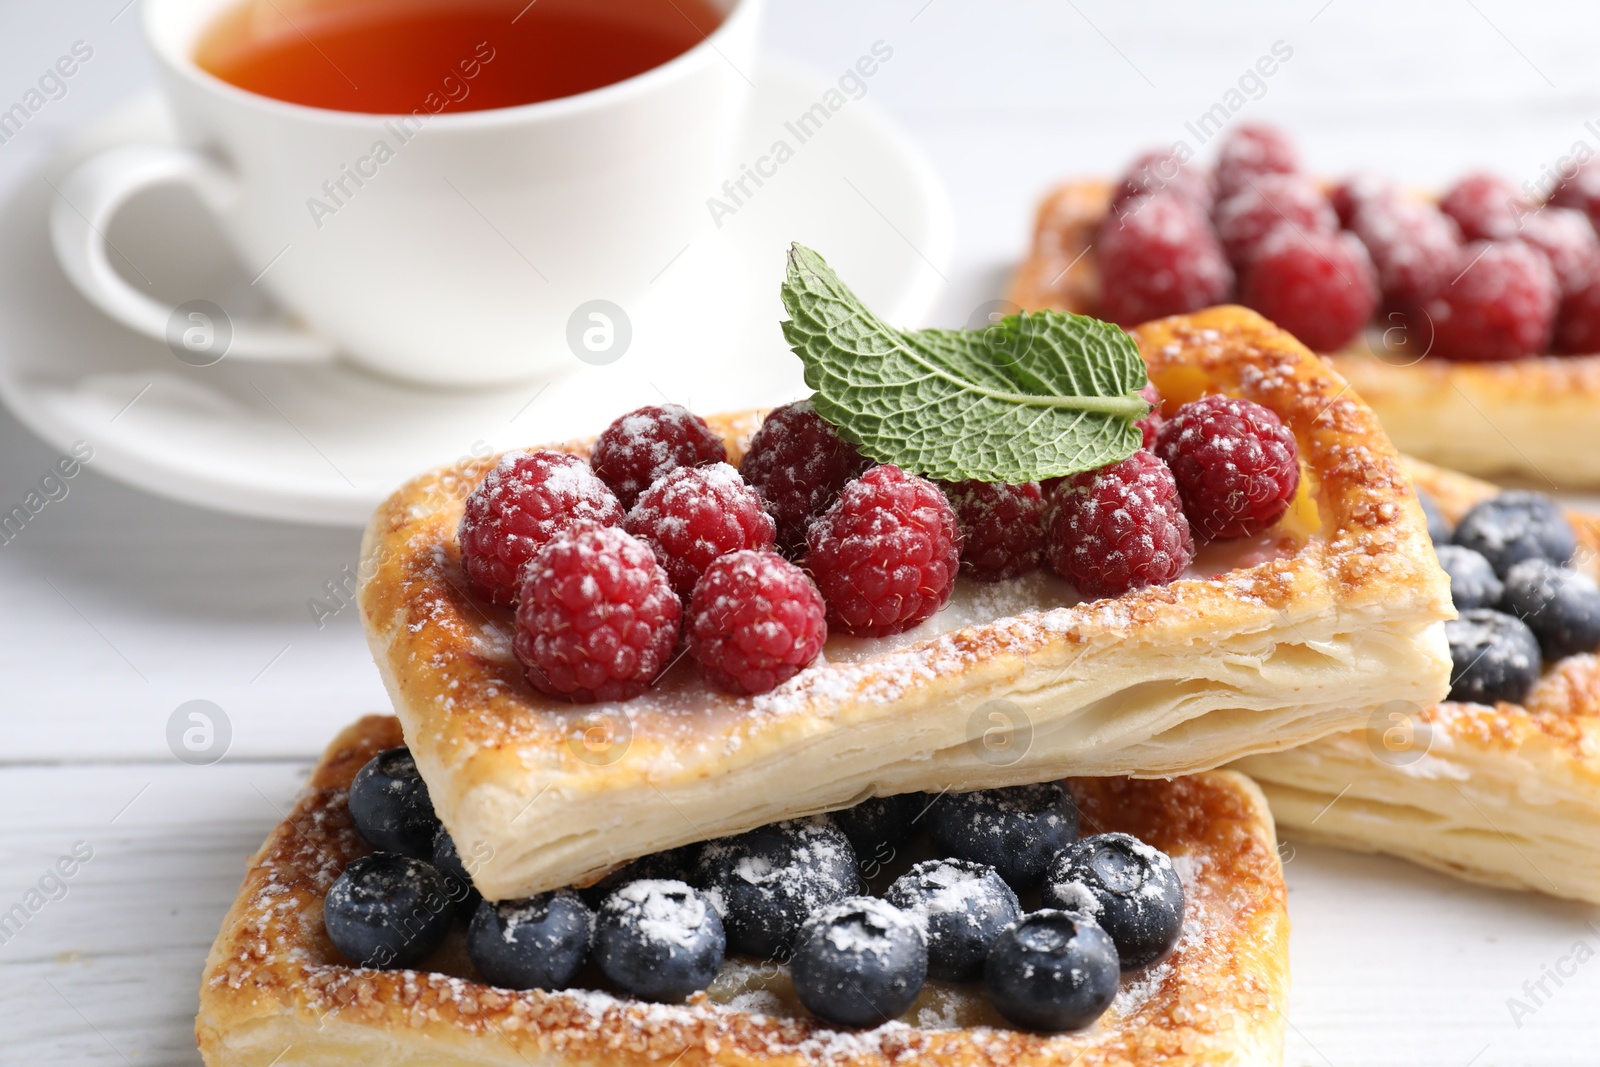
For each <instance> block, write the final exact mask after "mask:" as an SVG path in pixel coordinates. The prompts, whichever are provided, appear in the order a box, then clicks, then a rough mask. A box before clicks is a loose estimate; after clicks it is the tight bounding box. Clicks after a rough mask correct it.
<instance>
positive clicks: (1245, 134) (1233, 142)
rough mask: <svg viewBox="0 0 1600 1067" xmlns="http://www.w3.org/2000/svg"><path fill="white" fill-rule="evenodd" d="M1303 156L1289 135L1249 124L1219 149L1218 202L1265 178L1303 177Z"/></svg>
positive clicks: (1236, 127) (1235, 131)
mask: <svg viewBox="0 0 1600 1067" xmlns="http://www.w3.org/2000/svg"><path fill="white" fill-rule="evenodd" d="M1300 170H1301V167H1300V152H1299V150H1298V149H1296V148H1295V146H1294V142H1293V141H1291V140H1289V135H1288V134H1287V133H1284V132H1283V131H1282V130H1280V129H1278V128H1277V127H1275V126H1267V125H1264V124H1262V123H1256V122H1246V123H1244V124H1242V125H1239V126H1235V127H1234V128H1233V132H1232V133H1230V134H1228V136H1227V137H1226V138H1225V139H1224V140H1223V142H1222V147H1220V148H1219V149H1217V167H1216V174H1217V182H1216V184H1217V199H1218V200H1226V199H1227V198H1228V197H1230V196H1232V195H1233V194H1234V193H1237V192H1238V191H1239V190H1240V189H1244V188H1247V187H1248V186H1249V184H1250V182H1249V180H1248V179H1250V178H1260V177H1261V176H1262V175H1263V174H1298V173H1300Z"/></svg>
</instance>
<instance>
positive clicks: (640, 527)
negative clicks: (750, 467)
mask: <svg viewBox="0 0 1600 1067" xmlns="http://www.w3.org/2000/svg"><path fill="white" fill-rule="evenodd" d="M623 529H625V530H627V531H628V532H629V533H631V534H632V535H633V536H635V537H637V538H638V539H639V540H641V541H643V542H644V543H645V544H647V545H649V546H650V547H651V549H653V550H654V551H655V554H656V560H657V561H658V562H659V563H660V564H661V566H662V567H663V568H664V569H665V570H666V572H667V578H668V579H669V580H670V581H671V582H672V588H673V591H674V592H676V593H677V594H678V595H679V596H681V597H685V598H686V597H688V595H689V594H690V593H692V592H693V591H694V583H695V582H697V581H699V579H700V575H701V574H702V573H704V572H705V569H706V568H707V567H709V566H711V563H712V561H713V560H715V559H716V558H717V557H718V556H722V555H726V554H727V553H729V552H737V551H739V550H740V549H743V548H758V549H767V548H771V547H772V537H773V524H772V516H771V515H768V514H767V512H766V510H765V509H764V508H763V507H762V504H761V498H760V497H759V496H757V495H756V491H755V490H754V489H751V488H750V487H749V486H748V485H745V484H744V479H743V478H741V477H739V472H738V471H736V470H734V469H733V468H732V467H730V466H728V465H727V464H726V463H717V464H714V465H713V466H710V467H679V468H678V469H677V470H675V471H673V472H672V473H671V474H669V475H667V476H666V477H665V478H662V479H661V480H660V481H659V482H657V483H656V484H654V485H652V486H651V487H650V488H649V489H647V490H645V491H644V494H643V495H641V496H640V497H639V502H638V503H637V504H635V505H634V506H633V510H632V511H630V512H628V518H627V521H626V522H625V523H624V524H623Z"/></svg>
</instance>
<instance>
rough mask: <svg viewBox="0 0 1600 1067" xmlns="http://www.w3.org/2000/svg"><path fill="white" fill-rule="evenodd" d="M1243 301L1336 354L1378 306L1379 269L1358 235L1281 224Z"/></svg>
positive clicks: (1242, 292) (1249, 278) (1247, 282)
mask: <svg viewBox="0 0 1600 1067" xmlns="http://www.w3.org/2000/svg"><path fill="white" fill-rule="evenodd" d="M1239 299H1240V301H1241V302H1243V303H1244V304H1245V306H1247V307H1252V308H1255V309H1256V310H1257V311H1259V312H1261V314H1263V315H1265V316H1266V317H1267V318H1269V319H1271V320H1272V321H1273V322H1275V323H1277V324H1278V325H1279V326H1281V327H1283V328H1284V329H1285V330H1288V331H1289V332H1290V333H1292V334H1294V335H1295V336H1296V337H1298V338H1299V339H1300V341H1301V343H1302V344H1304V345H1305V346H1306V347H1307V348H1309V349H1311V350H1312V351H1314V352H1336V351H1338V350H1339V349H1341V348H1343V347H1344V346H1345V345H1347V344H1349V343H1350V342H1351V341H1352V340H1354V339H1355V338H1356V337H1357V336H1359V335H1360V333H1361V330H1362V328H1363V327H1364V326H1366V324H1367V320H1369V319H1370V318H1372V313H1373V312H1374V311H1376V310H1377V309H1378V272H1377V271H1376V270H1374V269H1373V266H1372V260H1371V258H1370V257H1368V255H1367V250H1366V248H1365V247H1364V246H1363V245H1362V244H1361V242H1360V241H1359V240H1357V239H1356V238H1355V236H1354V235H1353V234H1348V233H1344V232H1336V233H1296V232H1295V231H1294V230H1291V229H1290V228H1289V227H1287V226H1280V227H1279V228H1278V229H1276V230H1274V231H1273V232H1272V234H1271V236H1269V237H1268V238H1267V239H1266V241H1264V242H1262V245H1261V248H1260V251H1259V252H1258V253H1257V254H1256V259H1255V262H1254V263H1253V264H1251V266H1250V268H1249V270H1248V271H1246V272H1245V275H1244V283H1243V284H1242V285H1241V286H1240V287H1239Z"/></svg>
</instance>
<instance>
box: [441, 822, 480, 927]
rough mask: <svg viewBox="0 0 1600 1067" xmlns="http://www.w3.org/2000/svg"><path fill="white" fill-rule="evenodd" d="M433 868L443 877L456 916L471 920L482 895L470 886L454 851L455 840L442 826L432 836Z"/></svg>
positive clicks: (464, 867)
mask: <svg viewBox="0 0 1600 1067" xmlns="http://www.w3.org/2000/svg"><path fill="white" fill-rule="evenodd" d="M433 868H434V870H436V871H438V872H439V874H440V875H442V876H443V877H444V882H445V889H446V892H447V893H448V894H449V896H450V899H451V900H452V901H454V902H455V905H456V912H457V914H459V915H461V916H462V917H463V918H467V919H470V918H472V915H473V913H474V912H476V911H477V910H478V905H479V904H480V903H481V902H482V901H483V894H482V893H480V892H478V888H477V886H475V885H473V884H472V875H471V873H469V872H468V871H467V867H466V864H464V863H462V862H461V854H460V853H459V852H457V851H456V843H455V839H454V838H452V837H451V836H450V831H448V830H446V829H445V828H444V827H443V826H441V827H439V829H438V831H437V832H436V833H435V834H434V835H433Z"/></svg>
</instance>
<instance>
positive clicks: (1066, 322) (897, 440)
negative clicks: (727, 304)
mask: <svg viewBox="0 0 1600 1067" xmlns="http://www.w3.org/2000/svg"><path fill="white" fill-rule="evenodd" d="M783 305H784V307H785V308H786V309H788V312H789V319H788V320H787V321H786V322H784V323H783V335H784V337H785V338H786V339H787V340H788V342H789V347H790V348H792V349H793V350H794V353H795V355H797V356H799V357H800V359H801V361H802V362H804V363H805V378H806V384H807V385H809V386H810V387H811V388H812V389H814V390H816V395H815V396H814V397H812V403H813V404H814V405H815V407H816V410H817V414H819V415H821V416H822V417H823V418H824V419H826V420H827V421H828V422H830V423H832V424H833V425H834V427H835V428H836V429H837V430H838V431H839V433H840V435H841V436H843V437H844V438H845V440H847V441H849V442H850V443H851V444H854V445H855V446H856V447H857V448H859V449H861V451H862V452H863V453H865V454H866V455H867V456H869V457H870V458H872V459H874V460H877V461H878V462H879V463H894V464H897V465H898V466H900V467H903V468H905V469H906V470H908V471H912V472H914V473H916V474H921V475H924V476H926V477H929V478H937V479H940V480H943V481H961V480H964V479H976V480H978V481H985V482H1027V481H1037V480H1039V479H1043V478H1055V477H1059V476H1061V475H1066V474H1077V473H1078V472H1080V471H1086V470H1093V469H1095V468H1097V467H1103V466H1105V465H1106V464H1108V463H1115V462H1117V461H1118V460H1121V459H1126V458H1127V457H1128V456H1131V455H1133V453H1134V452H1136V451H1138V449H1139V444H1140V433H1139V428H1138V427H1137V426H1136V425H1134V423H1135V421H1136V420H1138V419H1140V418H1143V417H1144V415H1145V414H1146V413H1147V412H1149V410H1150V405H1149V404H1148V403H1146V402H1145V400H1144V398H1143V397H1141V396H1140V395H1139V390H1140V389H1142V388H1144V386H1145V384H1146V382H1147V379H1146V377H1145V367H1144V361H1143V360H1142V359H1140V358H1139V350H1138V348H1137V347H1136V346H1135V345H1134V343H1133V338H1131V337H1129V336H1128V335H1127V334H1126V333H1124V332H1123V331H1122V330H1120V329H1118V328H1117V327H1116V326H1113V325H1111V324H1110V323H1108V322H1101V321H1099V320H1098V319H1091V318H1087V317H1085V316H1083V315H1070V314H1066V313H1064V312H1059V311H1040V312H1023V313H1021V314H1018V315H1010V316H1008V317H1006V318H1005V319H1002V320H1001V321H1000V322H999V323H997V324H995V325H994V326H992V327H990V328H988V329H986V330H897V329H895V328H894V327H892V326H890V325H888V324H887V323H885V322H884V321H883V320H882V319H880V318H878V317H877V316H876V315H874V314H873V313H872V312H871V311H870V310H869V309H868V308H867V307H866V305H864V304H863V303H862V302H861V301H860V300H859V299H858V298H857V297H856V295H855V294H854V293H852V292H851V291H850V290H849V289H848V288H847V287H846V286H845V284H844V283H843V282H841V281H840V280H839V278H838V276H837V275H836V274H834V273H833V270H832V269H831V268H830V267H829V266H828V265H827V263H825V262H823V259H822V257H821V256H819V255H817V254H816V253H815V252H813V251H811V249H809V248H805V247H803V246H801V245H798V244H797V245H794V246H793V247H792V248H791V249H790V250H789V270H788V277H787V278H786V279H785V280H784V283H783Z"/></svg>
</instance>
